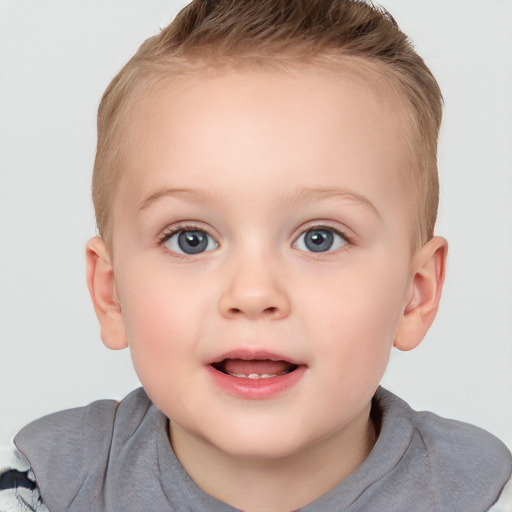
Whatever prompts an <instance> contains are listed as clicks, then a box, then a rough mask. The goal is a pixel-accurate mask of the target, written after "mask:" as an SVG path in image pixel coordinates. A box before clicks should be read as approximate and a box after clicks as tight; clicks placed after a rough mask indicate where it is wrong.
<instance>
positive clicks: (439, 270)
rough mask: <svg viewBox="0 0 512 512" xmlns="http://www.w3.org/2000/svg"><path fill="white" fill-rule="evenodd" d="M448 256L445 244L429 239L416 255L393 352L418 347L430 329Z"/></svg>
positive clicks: (440, 240)
mask: <svg viewBox="0 0 512 512" xmlns="http://www.w3.org/2000/svg"><path fill="white" fill-rule="evenodd" d="M447 253H448V243H447V242H446V240H445V239H444V238H441V237H434V238H432V239H431V240H429V241H428V242H427V243H426V244H425V245H424V246H423V247H422V248H421V249H420V250H419V251H418V252H417V253H416V255H415V257H414V260H413V277H412V280H411V284H410V286H411V288H410V293H409V296H408V298H407V304H406V305H405V308H404V313H403V316H402V318H401V320H400V324H399V327H398V330H397V333H396V337H395V342H394V346H395V347H396V348H398V349H400V350H412V349H413V348H415V347H417V346H418V345H419V344H420V343H421V341H422V340H423V338H424V337H425V335H426V334H427V331H428V329H429V328H430V326H431V325H432V322H433V321H434V318H435V316H436V313H437V309H438V307H439V301H440V299H441V291H442V289H443V283H444V277H445V273H446V257H447Z"/></svg>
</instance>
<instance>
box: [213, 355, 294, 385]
mask: <svg viewBox="0 0 512 512" xmlns="http://www.w3.org/2000/svg"><path fill="white" fill-rule="evenodd" d="M211 366H212V367H213V368H214V369H215V370H217V371H219V372H221V373H224V374H225V375H230V376H231V377H238V378H240V379H252V380H257V379H271V378H273V377H279V376H281V375H286V374H288V373H291V372H293V371H295V370H296V369H297V368H298V366H297V365H296V364H293V363H290V362H289V361H283V360H281V361H272V360H271V359H249V360H246V359H230V358H227V359H223V360H222V361H219V362H216V363H212V364H211Z"/></svg>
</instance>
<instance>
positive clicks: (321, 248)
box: [304, 229, 334, 252]
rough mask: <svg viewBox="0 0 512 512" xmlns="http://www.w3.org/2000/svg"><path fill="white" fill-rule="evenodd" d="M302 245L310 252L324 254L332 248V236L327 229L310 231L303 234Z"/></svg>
mask: <svg viewBox="0 0 512 512" xmlns="http://www.w3.org/2000/svg"><path fill="white" fill-rule="evenodd" d="M304 243H305V244H306V247H307V248H308V249H309V250H310V251H312V252H325V251H328V250H329V249H330V248H331V247H332V244H333V243H334V235H333V234H332V231H329V230H328V229H312V230H311V231H308V232H306V233H305V234H304Z"/></svg>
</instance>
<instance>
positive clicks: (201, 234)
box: [164, 229, 218, 254]
mask: <svg viewBox="0 0 512 512" xmlns="http://www.w3.org/2000/svg"><path fill="white" fill-rule="evenodd" d="M164 245H165V246H166V247H167V248H168V249H169V250H171V251H173V252H176V253H178V254H200V253H202V252H206V251H212V250H213V249H215V248H216V247H218V244H217V242H216V241H215V240H214V239H213V238H212V237H211V235H209V234H208V233H207V232H206V231H203V230H201V229H192V230H188V229H180V230H179V231H175V232H174V233H171V234H169V235H168V236H167V239H166V240H165V242H164Z"/></svg>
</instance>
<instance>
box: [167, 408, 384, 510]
mask: <svg viewBox="0 0 512 512" xmlns="http://www.w3.org/2000/svg"><path fill="white" fill-rule="evenodd" d="M375 441H376V434H375V428H374V426H373V422H372V421H371V418H370V405H368V406H367V407H366V408H365V409H364V410H363V411H362V412H361V414H360V415H358V417H357V418H355V420H354V421H353V422H352V423H351V424H350V425H347V426H346V427H344V428H343V429H341V430H339V431H337V432H335V433H333V434H332V435H330V436H329V437H328V438H325V439H321V440H319V441H318V442H316V443H314V444H312V445H309V446H306V447H305V448H303V449H301V450H300V451H298V452H296V453H293V454H292V455H289V456H286V457H280V458H270V459H269V458H254V457H251V458H244V457H233V456H231V455H230V454H226V453H224V452H221V451H219V450H218V449H217V448H216V447H214V446H212V445H210V444H209V443H207V442H206V441H204V440H201V439H198V438H197V437H194V436H193V435H190V434H189V433H187V432H185V431H184V430H182V429H180V428H179V427H177V426H176V425H174V424H173V425H172V427H171V443H172V445H173V448H174V451H175V453H176V456H177V457H178V459H179V460H180V462H181V464H182V465H183V467H184V468H185V470H186V471H187V473H188V474H189V475H190V476H191V478H192V479H193V480H194V481H195V482H196V484H197V485H198V486H199V487H200V488H201V489H203V491H205V492H206V493H208V494H209V495H211V496H213V497H214V498H216V499H218V500H220V501H223V502H224V503H228V504H229V505H231V506H233V507H235V508H238V509H241V510H244V511H245V512H261V511H262V510H265V511H266V512H289V511H290V510H296V509H298V508H301V507H303V506H305V505H307V504H309V503H311V502H312V501H314V500H315V499H317V498H319V497H320V496H322V495H323V494H325V493H326V492H328V491H329V490H330V489H332V488H333V487H335V486H336V485H337V484H338V483H339V482H341V481H342V480H343V479H345V478H346V477H347V476H348V475H350V474H351V473H352V472H353V471H354V470H355V469H357V467H359V465H360V464H361V463H362V462H363V461H364V459H365V458H366V457H367V456H368V454H369V453H370V451H371V450H372V448H373V446H374V444H375Z"/></svg>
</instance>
